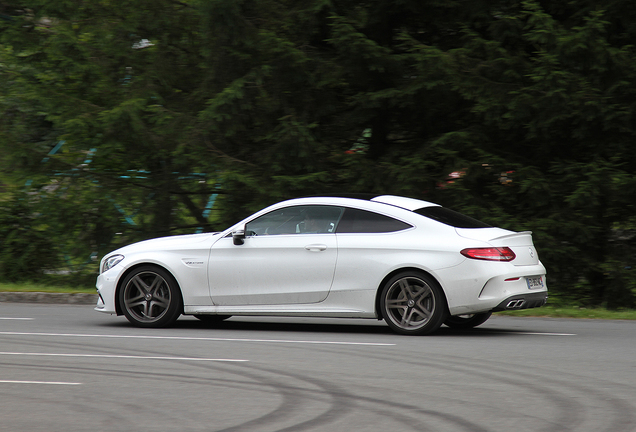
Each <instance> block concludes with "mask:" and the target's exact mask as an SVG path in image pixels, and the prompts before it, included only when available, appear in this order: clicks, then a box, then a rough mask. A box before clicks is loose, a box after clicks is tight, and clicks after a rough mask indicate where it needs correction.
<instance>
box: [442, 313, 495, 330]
mask: <svg viewBox="0 0 636 432" xmlns="http://www.w3.org/2000/svg"><path fill="white" fill-rule="evenodd" d="M491 315H492V312H485V313H478V314H470V315H456V316H450V317H448V318H446V321H444V324H446V325H447V326H448V327H450V328H454V329H469V328H473V327H477V326H479V325H482V324H483V323H485V322H486V321H488V318H490V316H491Z"/></svg>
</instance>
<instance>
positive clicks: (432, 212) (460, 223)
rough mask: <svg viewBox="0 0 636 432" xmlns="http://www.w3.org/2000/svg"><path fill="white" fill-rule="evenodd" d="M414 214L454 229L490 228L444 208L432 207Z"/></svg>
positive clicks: (416, 211) (483, 223) (418, 210)
mask: <svg viewBox="0 0 636 432" xmlns="http://www.w3.org/2000/svg"><path fill="white" fill-rule="evenodd" d="M415 213H417V214H420V215H422V216H426V217H427V218H429V219H433V220H436V221H438V222H441V223H443V224H446V225H450V226H452V227H455V228H492V226H491V225H488V224H487V223H485V222H482V221H479V220H477V219H474V218H471V217H470V216H466V215H464V214H461V213H458V212H456V211H455V210H451V209H449V208H446V207H439V206H432V207H424V208H421V209H417V210H415Z"/></svg>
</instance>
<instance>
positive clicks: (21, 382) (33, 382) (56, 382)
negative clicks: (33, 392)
mask: <svg viewBox="0 0 636 432" xmlns="http://www.w3.org/2000/svg"><path fill="white" fill-rule="evenodd" d="M0 384H46V385H82V383H78V382H63V381H13V380H0Z"/></svg>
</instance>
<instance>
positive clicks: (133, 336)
mask: <svg viewBox="0 0 636 432" xmlns="http://www.w3.org/2000/svg"><path fill="white" fill-rule="evenodd" d="M0 335H8V336H10V335H13V336H52V337H90V338H122V339H163V340H166V339H167V340H188V341H189V340H193V341H212V342H265V343H298V344H316V345H320V344H326V345H363V346H394V345H395V344H393V343H376V342H336V341H318V340H316V341H310V340H286V339H238V338H236V339H234V338H214V337H189V336H185V337H184V336H139V335H109V334H81V333H26V332H0Z"/></svg>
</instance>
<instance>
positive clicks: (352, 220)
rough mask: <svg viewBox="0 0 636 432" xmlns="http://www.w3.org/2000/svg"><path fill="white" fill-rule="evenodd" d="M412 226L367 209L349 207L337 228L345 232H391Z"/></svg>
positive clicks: (340, 231)
mask: <svg viewBox="0 0 636 432" xmlns="http://www.w3.org/2000/svg"><path fill="white" fill-rule="evenodd" d="M408 228H411V225H409V224H407V223H404V222H402V221H399V220H397V219H393V218H391V217H388V216H384V215H381V214H378V213H373V212H370V211H366V210H360V209H353V208H347V209H346V210H345V213H344V216H342V219H341V220H340V223H339V224H338V228H336V232H337V233H338V234H343V233H389V232H395V231H402V230H405V229H408Z"/></svg>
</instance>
